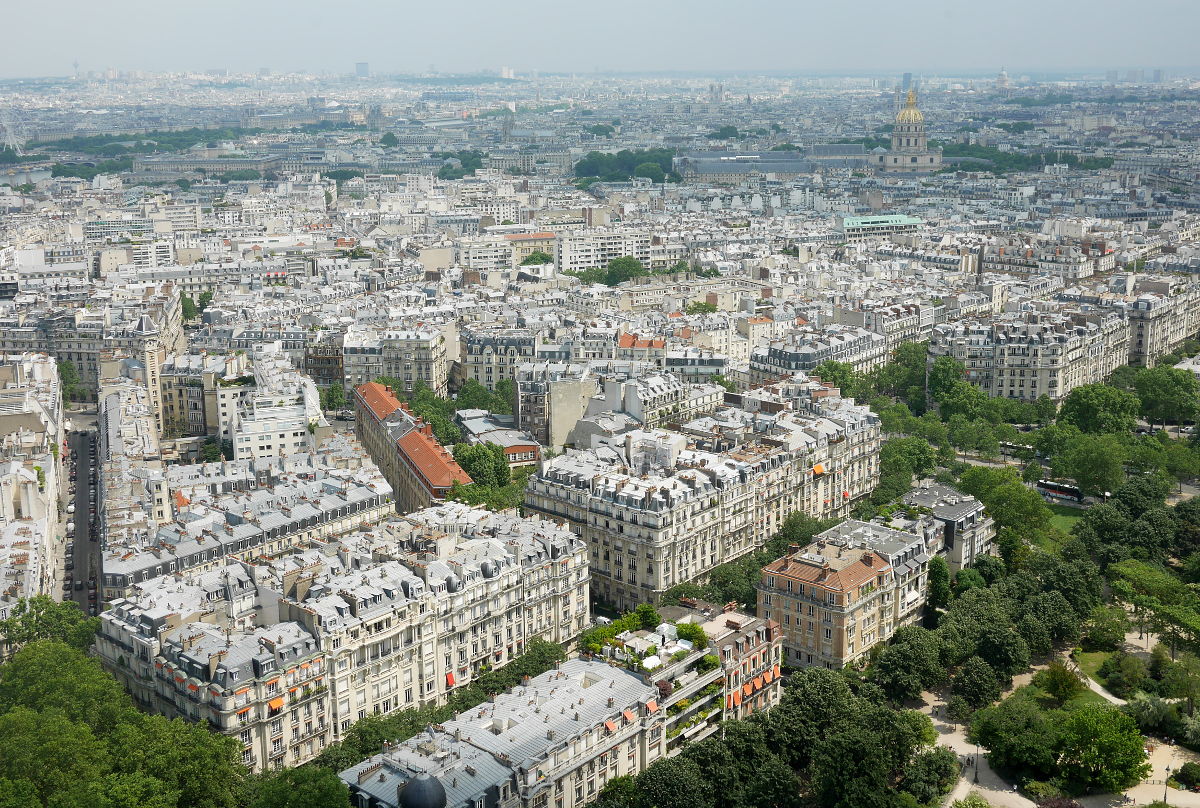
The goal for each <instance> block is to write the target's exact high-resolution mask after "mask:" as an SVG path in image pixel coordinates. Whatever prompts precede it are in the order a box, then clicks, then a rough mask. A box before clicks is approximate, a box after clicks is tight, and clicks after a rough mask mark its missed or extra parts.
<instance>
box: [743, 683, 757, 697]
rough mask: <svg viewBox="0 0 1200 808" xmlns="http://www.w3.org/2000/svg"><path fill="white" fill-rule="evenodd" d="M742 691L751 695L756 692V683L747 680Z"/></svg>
mask: <svg viewBox="0 0 1200 808" xmlns="http://www.w3.org/2000/svg"><path fill="white" fill-rule="evenodd" d="M742 692H743V693H745V694H746V695H747V696H749V695H750V694H751V693H753V692H754V685H752V684H750V683H749V682H746V684H744V685H742Z"/></svg>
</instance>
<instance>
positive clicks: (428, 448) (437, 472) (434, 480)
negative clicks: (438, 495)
mask: <svg viewBox="0 0 1200 808" xmlns="http://www.w3.org/2000/svg"><path fill="white" fill-rule="evenodd" d="M396 446H397V448H399V449H400V453H401V454H402V455H404V457H405V458H406V459H407V460H408V462H409V465H410V466H412V468H413V469H414V470H415V471H416V472H417V473H418V474H420V475H421V477H422V478H424V480H425V483H426V485H427V486H428V487H429V488H449V487H450V486H451V485H453V484H454V483H461V484H462V485H470V483H471V482H472V480H471V475H469V474H467V473H466V472H465V471H463V469H462V466H460V465H458V464H457V463H455V462H454V457H453V456H452V455H451V454H450V453H449V452H447V451H446V449H445V447H444V446H442V445H441V444H440V443H438V442H437V441H436V440H434V439H433V437H432V436H431V435H427V434H425V432H424V431H422V430H421V429H414V430H412V431H411V432H409V433H408V434H407V435H404V436H403V437H402V438H400V439H399V440H397V441H396Z"/></svg>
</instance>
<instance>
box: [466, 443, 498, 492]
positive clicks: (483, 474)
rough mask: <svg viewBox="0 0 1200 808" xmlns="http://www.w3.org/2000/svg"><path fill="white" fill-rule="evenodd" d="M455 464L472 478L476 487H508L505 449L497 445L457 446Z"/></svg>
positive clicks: (469, 444)
mask: <svg viewBox="0 0 1200 808" xmlns="http://www.w3.org/2000/svg"><path fill="white" fill-rule="evenodd" d="M454 462H456V463H458V465H459V466H461V467H462V469H463V471H465V472H466V473H467V474H469V475H470V476H471V480H472V481H473V482H474V483H475V484H476V485H482V486H490V487H492V488H499V487H501V486H504V485H508V482H509V479H510V472H509V467H508V461H507V460H506V459H505V457H504V449H503V448H501V447H499V446H496V445H495V444H491V443H477V444H471V443H458V444H455V446H454Z"/></svg>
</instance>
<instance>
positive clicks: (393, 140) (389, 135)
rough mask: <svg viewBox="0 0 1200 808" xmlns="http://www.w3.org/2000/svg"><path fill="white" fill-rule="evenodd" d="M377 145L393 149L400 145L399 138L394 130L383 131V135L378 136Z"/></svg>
mask: <svg viewBox="0 0 1200 808" xmlns="http://www.w3.org/2000/svg"><path fill="white" fill-rule="evenodd" d="M379 145H380V146H386V147H388V148H389V149H394V148H395V147H396V146H399V145H400V138H398V137H396V133H395V132H384V133H383V137H381V138H379Z"/></svg>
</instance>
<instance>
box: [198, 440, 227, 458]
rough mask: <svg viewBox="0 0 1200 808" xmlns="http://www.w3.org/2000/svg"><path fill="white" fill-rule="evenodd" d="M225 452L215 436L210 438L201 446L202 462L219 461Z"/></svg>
mask: <svg viewBox="0 0 1200 808" xmlns="http://www.w3.org/2000/svg"><path fill="white" fill-rule="evenodd" d="M224 456H225V455H224V454H223V453H222V452H221V444H220V443H219V442H218V441H217V440H216V439H215V438H209V439H208V440H206V441H205V442H204V445H203V446H201V447H200V456H199V459H200V462H201V463H219V462H221V460H222V458H224Z"/></svg>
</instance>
